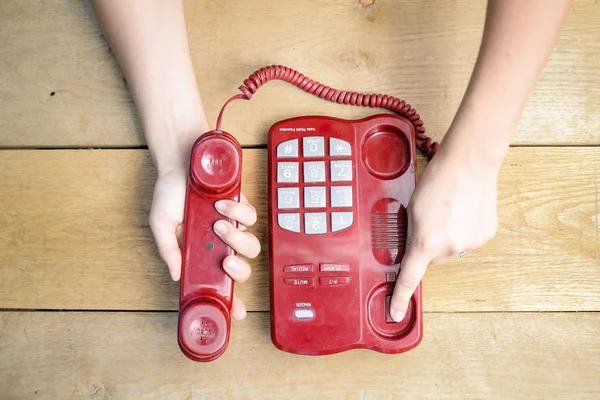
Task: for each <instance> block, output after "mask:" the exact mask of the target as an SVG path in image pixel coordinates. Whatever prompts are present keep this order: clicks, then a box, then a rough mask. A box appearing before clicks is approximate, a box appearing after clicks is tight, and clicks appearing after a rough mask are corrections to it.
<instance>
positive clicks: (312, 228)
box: [304, 212, 327, 235]
mask: <svg viewBox="0 0 600 400" xmlns="http://www.w3.org/2000/svg"><path fill="white" fill-rule="evenodd" d="M304 233H306V234H307V235H318V234H322V233H327V217H326V216H325V213H324V212H323V213H306V214H304Z"/></svg>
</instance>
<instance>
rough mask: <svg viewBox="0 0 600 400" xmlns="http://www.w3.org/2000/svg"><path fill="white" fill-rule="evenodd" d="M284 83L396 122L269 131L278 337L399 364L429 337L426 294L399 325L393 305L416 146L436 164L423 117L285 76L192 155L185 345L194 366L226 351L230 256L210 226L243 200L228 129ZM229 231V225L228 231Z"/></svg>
mask: <svg viewBox="0 0 600 400" xmlns="http://www.w3.org/2000/svg"><path fill="white" fill-rule="evenodd" d="M273 79H279V80H283V81H286V82H289V83H292V84H294V85H295V86H297V87H299V88H300V89H303V90H304V91H306V92H308V93H311V94H314V95H316V96H319V97H321V98H323V99H325V100H328V101H332V102H337V103H340V104H350V105H356V106H365V107H380V108H385V109H388V110H390V111H393V112H395V113H397V114H399V115H400V116H394V115H390V114H385V115H376V116H373V117H370V118H366V119H362V120H357V121H345V120H341V119H336V118H329V117H298V118H292V119H288V120H285V121H280V122H278V123H277V124H275V125H273V127H272V128H271V129H270V131H269V139H268V144H269V244H270V258H269V268H270V278H271V279H270V287H271V336H272V341H273V343H274V344H275V346H276V347H278V348H279V349H281V350H284V351H288V352H292V353H297V354H312V355H317V354H332V353H336V352H341V351H345V350H350V349H354V348H368V349H372V350H375V351H380V352H384V353H399V352H403V351H407V350H410V349H412V348H414V347H415V346H417V345H418V343H419V342H420V340H421V337H422V306H421V286H420V285H419V288H418V289H417V291H416V292H415V295H414V296H413V299H412V301H411V304H410V307H409V311H408V312H407V314H406V317H405V318H404V320H403V321H402V322H400V323H395V322H394V321H393V320H392V319H391V317H390V315H389V301H390V297H391V296H390V295H391V291H392V289H393V285H394V282H395V279H396V275H397V272H398V268H399V263H400V261H401V259H402V256H403V254H404V244H405V238H406V218H407V215H406V209H405V206H406V205H407V204H408V201H409V199H410V197H411V195H412V192H413V190H414V187H415V184H416V172H415V170H416V162H415V154H414V147H416V148H417V149H419V150H420V151H421V152H422V153H423V154H425V155H426V156H428V157H429V158H431V157H433V155H434V154H435V152H436V151H437V148H438V144H437V143H434V142H432V140H431V138H429V137H427V136H426V135H425V128H424V127H423V122H422V121H421V119H420V117H419V114H417V113H416V111H415V110H414V109H413V108H412V107H411V106H410V104H407V103H406V102H404V101H403V100H400V99H397V98H395V97H392V96H388V95H376V94H373V95H365V94H361V93H357V92H344V91H339V90H335V89H332V88H330V87H328V86H325V85H323V84H321V83H318V82H315V81H313V80H311V79H309V78H308V77H306V76H304V75H302V74H300V73H299V72H297V71H295V70H293V69H291V68H288V67H283V66H269V67H265V68H262V69H260V70H258V71H256V72H255V73H254V74H252V75H250V76H249V77H248V79H246V80H245V81H244V85H243V86H241V87H240V88H239V89H240V91H241V92H242V93H241V94H237V95H235V96H233V97H232V98H230V99H229V100H228V101H227V102H226V103H225V105H224V106H223V108H222V109H221V112H220V113H219V117H218V120H217V126H216V129H215V130H214V131H211V132H208V133H206V134H204V135H202V136H201V137H200V138H199V139H198V140H197V141H196V143H195V145H194V148H193V150H192V155H191V163H190V178H189V182H188V194H187V202H186V210H185V230H184V251H183V263H182V278H181V292H180V305H179V311H180V312H179V332H178V336H179V344H180V347H181V349H182V351H183V352H184V354H186V355H187V356H188V357H189V358H191V359H193V360H196V361H211V360H214V359H216V358H218V357H219V356H221V355H222V354H223V352H224V351H225V349H226V348H227V344H228V340H229V328H230V317H229V310H230V309H231V299H232V291H233V283H232V281H231V278H229V277H228V276H227V275H226V274H225V272H224V271H223V269H222V266H221V265H222V261H223V259H224V258H225V256H226V255H227V254H232V253H233V252H232V250H231V249H230V248H229V247H228V246H226V245H225V244H224V243H223V242H221V241H220V239H218V237H216V235H215V234H214V233H213V231H212V226H213V224H214V222H216V220H217V219H219V218H223V217H222V216H220V215H219V214H217V213H216V211H215V210H214V207H213V205H214V202H215V201H216V200H219V199H223V198H228V199H233V200H238V201H239V194H240V192H239V190H240V176H241V164H242V156H241V148H240V146H239V143H238V142H237V141H236V140H235V139H234V138H233V136H231V135H230V134H228V133H226V132H223V131H222V130H221V125H222V118H223V113H224V110H225V107H226V106H227V105H228V104H229V103H230V102H231V101H233V100H237V99H241V100H250V99H251V98H252V95H253V94H254V93H255V92H256V91H257V90H258V89H259V88H260V87H261V86H262V85H263V84H265V83H266V82H268V81H270V80H273ZM231 222H232V223H234V221H231Z"/></svg>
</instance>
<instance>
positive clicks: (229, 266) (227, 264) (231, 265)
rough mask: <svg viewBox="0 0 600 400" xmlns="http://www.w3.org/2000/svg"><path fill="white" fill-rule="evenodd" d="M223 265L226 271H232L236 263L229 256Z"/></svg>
mask: <svg viewBox="0 0 600 400" xmlns="http://www.w3.org/2000/svg"><path fill="white" fill-rule="evenodd" d="M223 267H224V268H225V269H226V270H227V271H228V272H234V271H235V270H236V268H237V264H236V263H235V260H234V259H233V258H230V259H228V260H227V261H226V262H225V265H223Z"/></svg>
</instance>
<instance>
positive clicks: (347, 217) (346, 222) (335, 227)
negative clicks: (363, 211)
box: [331, 211, 354, 232]
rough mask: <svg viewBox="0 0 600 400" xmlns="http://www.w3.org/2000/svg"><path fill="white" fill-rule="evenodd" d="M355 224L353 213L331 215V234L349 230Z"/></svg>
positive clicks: (334, 213)
mask: <svg viewBox="0 0 600 400" xmlns="http://www.w3.org/2000/svg"><path fill="white" fill-rule="evenodd" d="M353 222H354V214H353V213H352V211H344V212H332V213H331V232H338V231H341V230H342V229H346V228H348V227H349V226H350V225H352V223H353Z"/></svg>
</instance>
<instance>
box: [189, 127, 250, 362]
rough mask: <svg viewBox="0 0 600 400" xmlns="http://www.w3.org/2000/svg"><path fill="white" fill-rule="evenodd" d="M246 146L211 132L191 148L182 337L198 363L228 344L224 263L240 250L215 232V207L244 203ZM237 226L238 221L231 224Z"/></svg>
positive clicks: (228, 286)
mask: <svg viewBox="0 0 600 400" xmlns="http://www.w3.org/2000/svg"><path fill="white" fill-rule="evenodd" d="M241 175H242V148H241V146H240V144H239V143H238V142H237V140H236V139H235V138H234V137H233V136H232V135H230V134H229V133H226V132H221V131H210V132H207V133H205V134H204V135H202V136H201V137H199V138H198V140H196V142H195V143H194V146H193V148H192V153H191V159H190V171H189V179H188V188H187V196H186V206H185V217H184V238H183V252H182V270H181V283H180V297H179V321H178V339H179V346H180V348H181V350H182V351H183V353H184V354H185V355H186V356H188V357H189V358H190V359H192V360H195V361H212V360H214V359H216V358H218V357H220V356H221V355H222V354H223V353H224V352H225V350H226V349H227V346H228V344H229V331H230V327H231V316H230V310H231V303H232V297H233V281H232V279H231V278H230V277H229V276H228V275H227V274H226V273H225V271H224V270H223V260H224V259H225V257H226V256H228V255H230V254H235V252H234V251H233V250H232V249H231V248H230V247H229V246H228V245H227V244H225V243H224V242H223V241H222V240H221V239H220V238H219V237H218V236H217V235H216V234H215V233H214V230H213V225H214V224H215V222H217V221H218V220H222V219H225V218H224V217H223V216H222V215H221V214H219V213H218V212H217V211H216V209H215V207H214V204H215V202H216V201H218V200H224V199H228V200H234V201H239V199H240V186H241ZM229 222H230V223H232V224H233V225H234V226H236V227H237V222H236V221H232V220H230V221H229Z"/></svg>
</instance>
